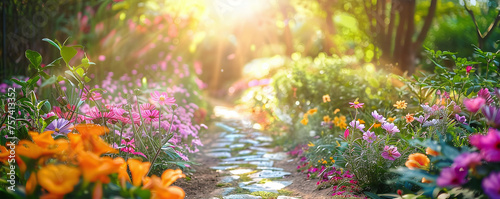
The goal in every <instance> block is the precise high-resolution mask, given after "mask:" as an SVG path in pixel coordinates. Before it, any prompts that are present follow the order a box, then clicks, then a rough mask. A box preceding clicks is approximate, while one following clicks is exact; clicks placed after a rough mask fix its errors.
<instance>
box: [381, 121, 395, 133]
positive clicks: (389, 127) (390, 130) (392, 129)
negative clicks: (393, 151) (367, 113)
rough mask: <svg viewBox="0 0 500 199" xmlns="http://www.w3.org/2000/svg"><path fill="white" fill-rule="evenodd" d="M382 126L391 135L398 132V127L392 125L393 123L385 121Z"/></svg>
mask: <svg viewBox="0 0 500 199" xmlns="http://www.w3.org/2000/svg"><path fill="white" fill-rule="evenodd" d="M382 128H383V129H385V130H386V131H387V133H390V134H392V135H394V133H397V132H399V129H398V127H397V126H396V125H394V123H389V122H385V123H383V124H382Z"/></svg>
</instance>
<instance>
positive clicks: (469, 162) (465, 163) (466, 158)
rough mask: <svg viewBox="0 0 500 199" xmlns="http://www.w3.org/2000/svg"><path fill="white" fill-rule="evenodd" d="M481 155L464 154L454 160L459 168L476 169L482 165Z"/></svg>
mask: <svg viewBox="0 0 500 199" xmlns="http://www.w3.org/2000/svg"><path fill="white" fill-rule="evenodd" d="M481 159H482V158H481V155H480V154H479V153H467V152H466V153H462V154H460V155H459V156H457V157H456V158H455V160H453V161H454V162H453V163H454V164H455V165H456V166H457V167H465V168H474V167H476V166H477V165H480V164H481Z"/></svg>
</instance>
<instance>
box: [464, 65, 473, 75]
mask: <svg viewBox="0 0 500 199" xmlns="http://www.w3.org/2000/svg"><path fill="white" fill-rule="evenodd" d="M471 70H472V66H467V67H465V72H466V73H467V75H469V74H470V71H471Z"/></svg>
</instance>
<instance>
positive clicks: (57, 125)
mask: <svg viewBox="0 0 500 199" xmlns="http://www.w3.org/2000/svg"><path fill="white" fill-rule="evenodd" d="M72 129H73V125H72V124H71V123H70V122H69V121H68V120H66V119H62V118H61V119H56V120H54V121H52V122H51V123H50V124H49V125H48V126H47V127H46V128H45V130H46V131H54V134H55V135H60V134H67V133H69V132H71V130H72Z"/></svg>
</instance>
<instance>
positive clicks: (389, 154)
mask: <svg viewBox="0 0 500 199" xmlns="http://www.w3.org/2000/svg"><path fill="white" fill-rule="evenodd" d="M381 155H382V157H383V158H384V159H387V160H395V159H397V158H399V157H401V153H399V152H398V147H395V146H393V145H391V146H385V147H384V152H382V154H381Z"/></svg>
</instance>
